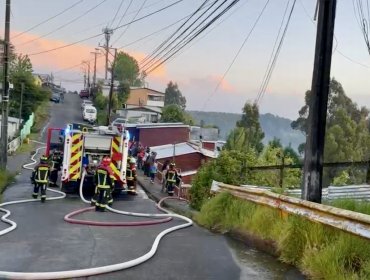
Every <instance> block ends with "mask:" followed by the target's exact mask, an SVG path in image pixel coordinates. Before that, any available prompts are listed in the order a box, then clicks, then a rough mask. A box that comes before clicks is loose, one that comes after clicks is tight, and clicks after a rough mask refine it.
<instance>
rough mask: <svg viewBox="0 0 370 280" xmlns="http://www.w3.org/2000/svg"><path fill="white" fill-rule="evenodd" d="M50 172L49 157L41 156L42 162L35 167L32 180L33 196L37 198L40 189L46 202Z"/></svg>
mask: <svg viewBox="0 0 370 280" xmlns="http://www.w3.org/2000/svg"><path fill="white" fill-rule="evenodd" d="M49 173H50V169H49V165H48V158H47V157H46V156H41V158H40V163H39V164H38V165H37V166H36V167H35V169H34V170H33V172H32V176H31V181H32V183H33V184H34V189H33V194H32V197H33V198H37V197H38V195H39V190H41V202H45V200H46V188H47V185H48V179H49Z"/></svg>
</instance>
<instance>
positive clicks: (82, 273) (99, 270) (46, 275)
mask: <svg viewBox="0 0 370 280" xmlns="http://www.w3.org/2000/svg"><path fill="white" fill-rule="evenodd" d="M43 148H44V147H41V148H38V149H37V150H36V153H35V154H34V155H33V156H32V157H31V160H32V161H33V162H32V163H29V164H26V165H24V166H23V167H24V168H26V169H32V168H30V167H29V166H30V165H32V164H35V163H36V160H35V159H34V157H35V156H36V154H37V152H38V151H39V150H41V149H43ZM84 176H85V172H84V173H83V177H84ZM82 185H83V178H81V184H80V188H79V191H80V197H81V199H82V201H83V202H85V203H89V204H90V201H88V200H86V199H85V198H84V196H83V193H82ZM48 190H49V191H52V192H55V193H58V194H61V196H58V197H51V198H47V200H55V199H62V198H65V196H66V194H65V193H63V192H61V191H57V190H51V189H48ZM166 199H180V200H184V199H181V198H174V197H165V198H162V199H161V200H160V201H159V202H158V203H157V208H158V209H159V210H161V211H162V212H165V213H166V214H147V213H135V212H126V211H121V210H117V209H114V208H111V207H107V209H108V210H109V211H111V212H113V213H117V214H121V215H130V216H136V217H150V218H162V222H163V220H164V219H163V218H165V219H168V218H170V219H172V218H178V219H182V220H184V221H186V223H184V224H181V225H177V226H173V227H170V228H168V229H165V230H163V231H162V232H160V233H159V234H158V235H157V236H156V238H155V239H154V242H153V245H152V247H151V249H150V250H149V251H148V252H147V253H146V254H144V255H142V256H140V257H138V258H135V259H133V260H130V261H126V262H121V263H117V264H111V265H105V266H99V267H93V268H84V269H77V270H66V271H55V272H9V271H0V278H1V279H40V280H41V279H64V278H74V277H88V276H93V275H98V274H104V273H110V272H114V271H119V270H123V269H127V268H130V267H133V266H137V265H139V264H141V263H143V262H145V261H147V260H149V259H150V258H151V257H153V256H154V254H155V253H156V252H157V249H158V246H159V242H160V240H161V239H162V238H163V237H164V236H165V235H167V234H169V233H171V232H173V231H176V230H179V229H182V228H186V227H189V226H191V225H192V224H193V221H192V220H191V219H189V218H187V217H185V216H182V215H178V214H173V213H170V212H169V211H168V210H166V209H164V208H162V207H161V204H162V202H163V201H164V200H166ZM32 201H36V200H35V199H26V200H18V201H11V202H5V203H2V204H0V207H1V206H6V205H11V204H17V203H24V202H32ZM184 201H185V200H184ZM87 209H89V210H90V209H91V207H88V208H87ZM82 210H83V209H81V210H77V211H75V212H72V213H70V214H68V215H66V216H65V219H66V217H67V216H68V217H67V218H71V216H73V215H77V214H78V213H76V212H78V211H82ZM84 210H85V211H87V210H86V208H85V209H84ZM0 211H3V212H5V213H6V214H5V215H4V216H3V217H2V218H1V220H2V221H4V222H6V223H8V224H10V225H11V227H9V228H7V229H5V230H3V231H0V236H1V235H4V234H6V233H9V232H10V231H12V230H14V229H15V228H16V226H17V224H16V223H15V222H13V221H11V220H8V219H7V217H8V216H9V215H10V211H8V210H6V209H3V208H0ZM82 212H83V211H82ZM82 212H79V213H82ZM159 221H161V220H157V221H156V222H157V223H158V222H159ZM144 222H149V221H144ZM139 223H140V222H139ZM131 225H133V224H131ZM136 225H138V224H136Z"/></svg>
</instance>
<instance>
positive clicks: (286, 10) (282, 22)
mask: <svg viewBox="0 0 370 280" xmlns="http://www.w3.org/2000/svg"><path fill="white" fill-rule="evenodd" d="M289 4H290V0H288V1H287V3H286V6H285V10H284V14H283V18H282V20H281V23H280V27H279V30H278V33H277V35H276V38H275V42H274V46H273V47H272V51H271V55H270V59H269V61H268V63H267V68H266V71H265V74H264V76H263V78H262V83H261V86H260V89H259V90H258V93H260V92H261V91H263V88H264V85H265V81H266V80H267V76H268V74H269V69H270V65H271V63H272V61H273V59H274V54H275V49H276V46H277V43H278V41H279V38H280V33H281V30H282V29H283V26H284V22H285V16H286V14H287V12H288V8H289Z"/></svg>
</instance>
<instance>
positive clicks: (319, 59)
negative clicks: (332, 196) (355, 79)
mask: <svg viewBox="0 0 370 280" xmlns="http://www.w3.org/2000/svg"><path fill="white" fill-rule="evenodd" d="M318 1H319V15H318V23H317V35H316V50H315V63H314V69H313V76H312V86H311V96H312V97H311V101H310V104H309V105H310V107H309V116H308V132H307V138H306V148H305V159H304V178H303V190H302V198H303V199H305V200H309V201H313V202H317V203H321V197H322V174H323V154H324V143H325V126H326V115H327V107H328V95H329V84H330V67H331V57H332V49H333V36H334V23H335V10H336V5H337V1H336V0H318Z"/></svg>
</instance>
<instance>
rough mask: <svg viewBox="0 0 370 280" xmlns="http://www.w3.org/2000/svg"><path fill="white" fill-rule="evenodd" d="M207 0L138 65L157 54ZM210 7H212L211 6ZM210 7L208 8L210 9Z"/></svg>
mask: <svg viewBox="0 0 370 280" xmlns="http://www.w3.org/2000/svg"><path fill="white" fill-rule="evenodd" d="M208 1H209V0H206V1H204V2H203V4H202V5H201V6H200V7H199V8H198V9H197V10H195V11H194V12H193V13H192V14H191V15H190V17H189V18H188V19H187V20H186V21H185V22H184V23H183V24H182V25H181V26H180V27H179V28H177V29H176V30H175V32H173V33H172V34H171V35H170V36H169V37H168V38H167V39H166V40H164V41H163V42H162V43H161V44H160V45H159V46H157V47H156V48H155V50H154V51H153V52H152V54H150V55H147V56H146V57H145V58H144V59H143V60H142V61H141V62H140V63H144V62H145V61H147V60H148V59H149V58H150V57H152V56H153V55H154V54H155V53H156V52H158V51H159V50H160V49H161V48H162V47H163V46H164V45H165V44H166V43H167V42H168V41H169V40H171V39H172V38H173V37H174V36H175V35H176V33H177V32H179V31H180V30H181V28H183V27H184V26H185V25H186V24H187V23H188V21H189V20H190V19H191V18H192V17H193V16H194V15H195V14H196V13H197V12H198V11H199V10H200V9H201V8H202V7H203V6H204V5H205V4H206V3H207V2H208ZM216 2H217V1H215V2H214V3H213V5H214V4H216ZM211 7H212V6H211ZM211 7H210V8H211Z"/></svg>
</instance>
